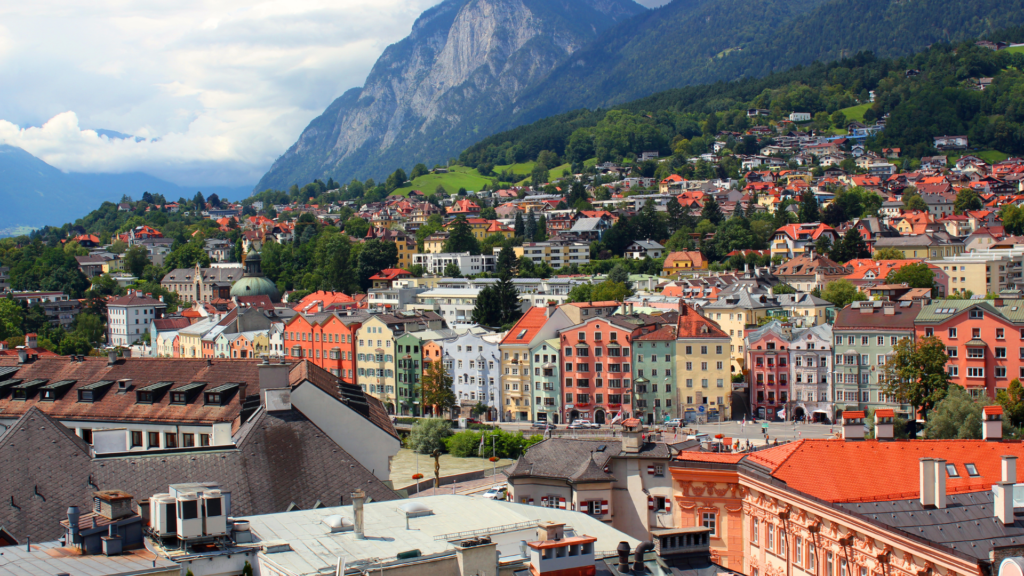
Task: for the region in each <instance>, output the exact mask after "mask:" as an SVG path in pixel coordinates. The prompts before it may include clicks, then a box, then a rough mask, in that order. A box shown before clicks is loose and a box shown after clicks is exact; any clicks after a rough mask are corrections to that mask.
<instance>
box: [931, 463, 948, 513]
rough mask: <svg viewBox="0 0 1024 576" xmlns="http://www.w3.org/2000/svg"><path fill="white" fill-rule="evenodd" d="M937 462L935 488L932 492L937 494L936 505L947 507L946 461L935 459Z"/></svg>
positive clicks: (937, 506)
mask: <svg viewBox="0 0 1024 576" xmlns="http://www.w3.org/2000/svg"><path fill="white" fill-rule="evenodd" d="M933 462H934V464H935V489H934V491H933V492H932V494H933V495H934V496H935V507H936V508H945V507H946V461H945V460H942V459H940V458H936V459H934V460H933Z"/></svg>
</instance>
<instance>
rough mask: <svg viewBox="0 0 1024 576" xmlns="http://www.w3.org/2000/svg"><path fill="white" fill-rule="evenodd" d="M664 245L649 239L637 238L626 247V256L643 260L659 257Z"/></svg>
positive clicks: (663, 250) (662, 253)
mask: <svg viewBox="0 0 1024 576" xmlns="http://www.w3.org/2000/svg"><path fill="white" fill-rule="evenodd" d="M664 253H665V247H664V246H662V245H661V244H658V243H657V242H653V241H651V240H637V241H636V242H633V243H632V244H630V245H629V247H628V248H626V258H631V259H633V260H643V259H644V258H652V259H653V258H661V257H662V256H663V255H664Z"/></svg>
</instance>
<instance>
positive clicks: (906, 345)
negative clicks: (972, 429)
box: [879, 336, 950, 419]
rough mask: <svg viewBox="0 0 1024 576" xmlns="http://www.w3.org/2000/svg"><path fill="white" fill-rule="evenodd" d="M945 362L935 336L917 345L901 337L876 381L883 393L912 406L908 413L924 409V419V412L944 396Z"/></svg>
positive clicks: (942, 348) (940, 343) (945, 356)
mask: <svg viewBox="0 0 1024 576" xmlns="http://www.w3.org/2000/svg"><path fill="white" fill-rule="evenodd" d="M948 361H949V357H948V356H947V355H946V345H945V344H943V343H942V341H941V340H939V339H938V338H936V337H935V336H927V337H925V338H922V339H920V340H918V341H917V342H914V341H912V340H911V339H909V338H904V339H902V340H900V341H899V342H897V343H896V346H894V347H893V350H892V353H891V354H890V356H889V358H888V360H886V363H885V365H884V366H883V368H882V371H881V374H880V375H879V382H880V383H881V384H882V390H883V391H884V392H885V393H886V394H889V395H891V396H895V397H896V398H898V399H899V400H900V402H905V403H907V404H910V405H911V406H913V407H914V411H913V412H912V413H914V414H916V413H917V412H918V410H924V413H925V418H926V419H927V418H928V412H930V411H931V409H932V408H934V407H935V405H936V404H937V403H938V402H939V401H941V400H942V399H943V398H945V397H946V391H947V390H948V389H949V387H950V381H949V374H948V373H946V362H948Z"/></svg>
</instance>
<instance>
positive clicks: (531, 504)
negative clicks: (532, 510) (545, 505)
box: [529, 498, 533, 506]
mask: <svg viewBox="0 0 1024 576" xmlns="http://www.w3.org/2000/svg"><path fill="white" fill-rule="evenodd" d="M529 503H530V506H533V498H530V500H529Z"/></svg>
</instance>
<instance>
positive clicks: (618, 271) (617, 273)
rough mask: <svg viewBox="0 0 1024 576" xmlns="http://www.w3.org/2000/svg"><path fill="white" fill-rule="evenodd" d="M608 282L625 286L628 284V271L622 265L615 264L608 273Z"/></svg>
mask: <svg viewBox="0 0 1024 576" xmlns="http://www.w3.org/2000/svg"><path fill="white" fill-rule="evenodd" d="M608 281H610V282H619V283H622V284H625V283H626V282H629V270H627V269H626V267H625V266H623V265H622V264H616V265H615V266H613V267H612V269H611V270H610V271H609V272H608Z"/></svg>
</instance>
